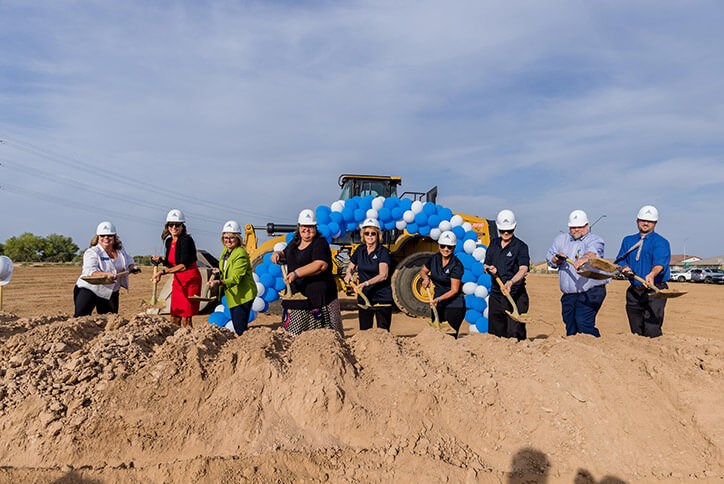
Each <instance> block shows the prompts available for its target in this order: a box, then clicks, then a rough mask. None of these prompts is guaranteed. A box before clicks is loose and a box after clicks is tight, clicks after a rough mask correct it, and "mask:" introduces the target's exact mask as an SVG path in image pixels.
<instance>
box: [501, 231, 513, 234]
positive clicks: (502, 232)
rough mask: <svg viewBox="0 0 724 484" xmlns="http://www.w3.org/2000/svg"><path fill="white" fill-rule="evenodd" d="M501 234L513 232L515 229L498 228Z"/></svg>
mask: <svg viewBox="0 0 724 484" xmlns="http://www.w3.org/2000/svg"><path fill="white" fill-rule="evenodd" d="M498 232H500V233H501V234H512V233H513V232H514V230H498Z"/></svg>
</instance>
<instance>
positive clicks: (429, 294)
mask: <svg viewBox="0 0 724 484" xmlns="http://www.w3.org/2000/svg"><path fill="white" fill-rule="evenodd" d="M425 291H426V292H427V297H429V298H430V307H432V314H433V316H434V317H435V319H433V321H432V322H433V324H434V325H435V327H436V328H439V327H440V316H439V315H438V314H437V306H435V305H434V304H432V300H433V299H435V296H434V294H433V293H432V283H431V284H430V285H429V286H427V287H426V288H425Z"/></svg>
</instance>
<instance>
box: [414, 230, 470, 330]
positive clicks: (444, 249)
mask: <svg viewBox="0 0 724 484" xmlns="http://www.w3.org/2000/svg"><path fill="white" fill-rule="evenodd" d="M456 244H457V237H456V236H455V233H454V232H452V231H450V230H446V231H444V232H443V233H441V234H440V237H439V238H438V239H437V246H438V248H439V252H438V253H436V254H434V255H433V256H432V257H430V258H429V259H428V260H427V262H425V264H424V265H423V266H422V267H421V268H420V278H421V279H422V287H423V288H425V289H427V288H428V286H429V285H430V282H432V283H433V284H434V285H435V292H434V293H433V299H432V301H430V304H431V305H433V306H435V307H436V308H437V315H438V317H439V318H440V322H447V323H448V324H450V326H451V327H452V328H453V329H454V330H455V337H456V338H457V337H458V335H459V334H460V326H461V325H462V324H463V319H465V309H466V308H465V299H464V298H463V290H462V289H463V282H462V279H463V272H465V268H464V267H463V263H462V262H460V259H458V258H457V257H456V256H455V246H456ZM431 311H432V310H431Z"/></svg>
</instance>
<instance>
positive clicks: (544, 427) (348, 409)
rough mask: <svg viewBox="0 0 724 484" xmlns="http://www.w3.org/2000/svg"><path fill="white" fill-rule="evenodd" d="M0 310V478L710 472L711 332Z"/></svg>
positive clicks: (720, 433)
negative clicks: (364, 327)
mask: <svg viewBox="0 0 724 484" xmlns="http://www.w3.org/2000/svg"><path fill="white" fill-rule="evenodd" d="M0 322H1V323H0V328H1V329H0V338H1V341H0V342H2V346H1V347H0V378H1V379H0V382H1V383H2V386H1V387H0V432H1V433H2V436H3V439H2V440H1V441H0V465H2V466H5V468H4V469H2V470H0V480H7V481H16V480H18V479H22V480H35V479H41V480H45V479H63V478H64V479H68V480H70V481H72V480H80V479H99V480H103V481H106V480H110V481H116V480H124V481H138V482H141V481H148V480H149V479H150V480H153V481H189V480H190V481H193V480H202V479H203V480H209V481H219V482H221V481H237V480H240V479H248V480H253V481H259V482H263V481H269V480H279V481H289V480H292V479H300V478H301V479H308V480H331V481H340V480H348V481H364V482H367V481H373V482H375V481H377V482H381V481H391V480H394V481H398V482H399V481H420V480H422V481H429V482H431V481H445V480H446V479H449V480H450V481H466V480H467V481H468V482H487V481H490V482H497V481H499V480H501V479H504V478H505V477H506V476H508V475H509V473H510V472H511V471H514V472H515V473H516V475H518V476H519V477H520V476H523V478H525V476H529V477H530V476H532V477H542V476H546V475H547V476H550V477H558V478H569V477H570V478H571V479H572V478H573V477H575V476H576V475H578V478H579V479H583V482H586V481H589V482H590V481H593V480H595V479H601V478H604V476H608V477H607V478H608V480H609V482H613V481H612V479H613V480H615V479H616V478H619V479H627V480H628V479H630V480H634V481H636V480H642V479H644V480H658V479H674V480H678V479H684V478H699V479H707V480H708V479H716V478H721V477H722V476H724V468H723V467H722V449H724V418H723V417H722V412H721V402H722V397H723V396H724V375H723V374H724V354H723V353H724V351H723V350H722V344H721V342H720V341H713V340H708V339H703V338H696V337H687V336H664V337H663V338H659V339H657V340H648V339H643V338H638V337H634V336H631V335H611V336H608V337H606V338H600V339H595V338H591V337H587V336H578V337H574V338H561V337H551V338H548V339H540V340H533V341H527V342H522V343H515V342H512V341H503V340H499V339H496V338H493V337H490V336H488V335H473V336H470V337H466V338H464V339H462V340H458V341H456V340H454V339H453V338H451V337H449V336H446V335H443V334H440V333H438V332H435V331H433V330H424V331H422V332H421V333H420V334H418V335H417V336H416V337H413V338H404V337H394V336H391V335H389V334H388V333H385V332H382V331H377V330H375V331H368V332H361V333H357V334H356V335H354V336H353V337H351V338H348V339H343V338H341V337H340V336H339V335H337V334H336V333H334V332H331V331H325V330H320V331H314V332H309V333H305V334H303V335H301V336H300V337H298V338H296V339H292V338H290V337H289V336H288V335H286V334H285V333H284V332H283V331H281V330H271V329H269V328H265V327H261V328H254V329H252V330H251V331H249V332H248V333H246V334H245V335H244V336H243V337H241V338H236V337H234V336H233V335H231V333H229V332H227V331H225V330H222V329H218V328H216V327H214V326H212V325H199V327H198V328H195V329H193V330H187V329H176V328H175V327H173V326H172V325H170V324H169V323H167V322H165V321H164V320H162V319H160V318H157V317H151V316H138V317H134V318H132V319H130V320H128V319H124V318H122V317H117V316H116V317H103V316H96V317H86V318H77V319H74V318H68V317H62V316H58V317H43V318H29V319H21V318H17V317H16V316H14V315H12V314H7V313H3V314H0ZM423 470H424V474H421V471H423Z"/></svg>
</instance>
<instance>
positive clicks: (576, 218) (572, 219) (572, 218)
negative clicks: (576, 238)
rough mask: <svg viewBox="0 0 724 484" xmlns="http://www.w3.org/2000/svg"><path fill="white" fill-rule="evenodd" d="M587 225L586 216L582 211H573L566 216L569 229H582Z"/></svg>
mask: <svg viewBox="0 0 724 484" xmlns="http://www.w3.org/2000/svg"><path fill="white" fill-rule="evenodd" d="M587 224H588V215H586V212H584V211H583V210H574V211H572V212H571V214H570V215H569V216H568V226H569V227H583V226H584V225H587Z"/></svg>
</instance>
